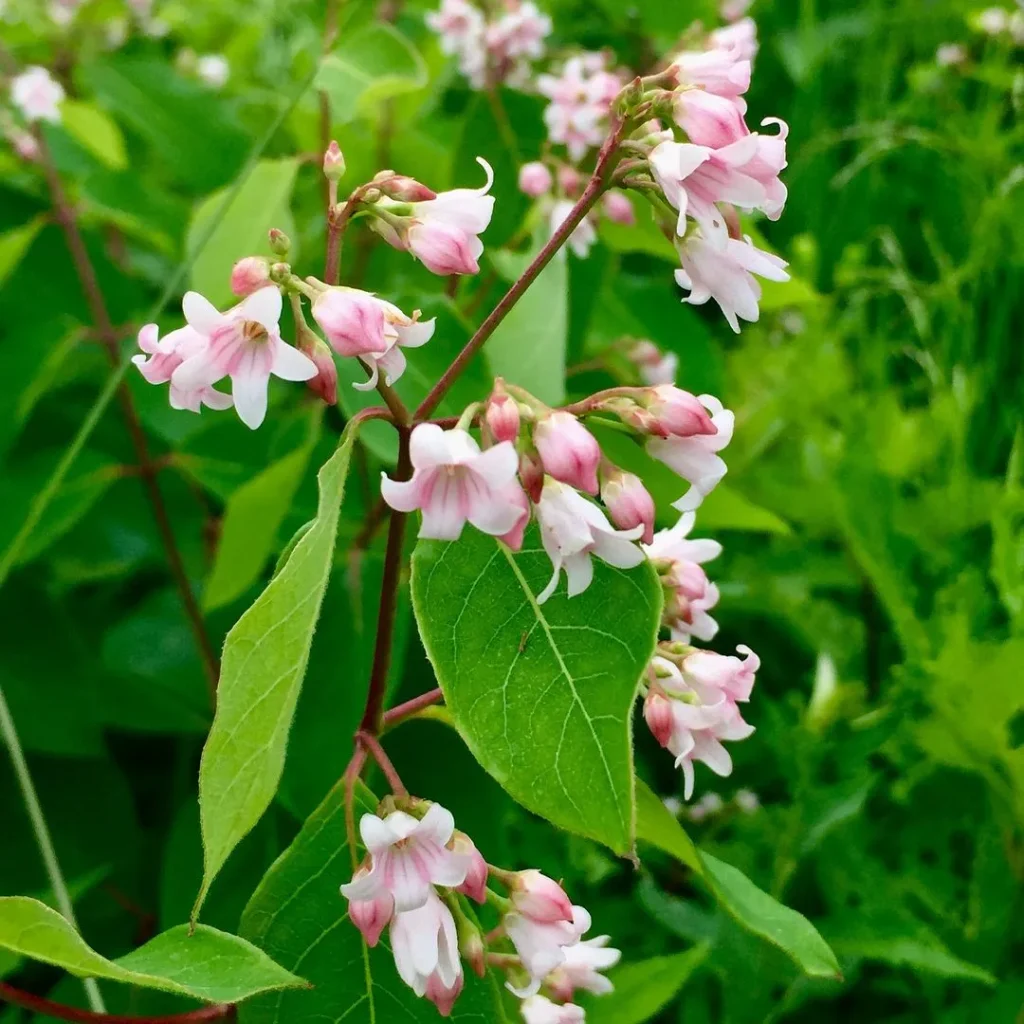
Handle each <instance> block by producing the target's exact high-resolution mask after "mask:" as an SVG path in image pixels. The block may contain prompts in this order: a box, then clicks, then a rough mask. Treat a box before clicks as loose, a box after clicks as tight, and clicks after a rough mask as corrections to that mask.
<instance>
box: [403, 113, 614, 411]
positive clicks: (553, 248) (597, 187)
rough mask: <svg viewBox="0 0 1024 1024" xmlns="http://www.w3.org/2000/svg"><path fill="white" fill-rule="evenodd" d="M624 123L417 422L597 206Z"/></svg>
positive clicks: (423, 407)
mask: <svg viewBox="0 0 1024 1024" xmlns="http://www.w3.org/2000/svg"><path fill="white" fill-rule="evenodd" d="M627 124H628V122H627V121H624V120H623V119H621V118H619V119H618V120H616V121H615V122H614V125H613V128H612V131H611V133H610V134H609V136H608V138H607V139H605V142H604V145H603V146H602V147H601V152H600V154H599V156H598V160H597V166H596V167H595V168H594V173H593V175H592V177H591V179H590V181H588V182H587V187H586V188H585V189H584V190H583V194H582V195H581V196H580V198H579V199H578V200H577V201H576V205H575V206H574V207H573V208H572V211H571V212H570V214H569V216H568V217H566V219H565V220H564V221H563V222H562V223H561V224H560V225H559V227H558V229H557V230H556V231H555V233H554V234H553V235H552V236H551V238H550V239H549V240H548V243H547V245H545V246H544V248H543V249H541V251H540V252H539V253H537V256H536V257H535V258H534V260H533V262H532V263H531V264H530V265H529V266H528V267H527V268H526V270H524V271H523V274H522V276H521V277H520V278H519V280H518V281H516V282H515V284H513V285H512V287H511V288H509V290H508V291H507V292H506V293H505V295H504V296H503V297H502V299H501V301H500V302H499V303H498V304H497V305H496V306H495V307H494V309H493V310H492V311H491V313H490V315H489V316H488V317H487V319H486V320H485V321H484V322H483V323H482V324H481V325H480V326H479V327H478V328H477V330H476V333H475V334H474V335H473V337H472V338H470V339H469V341H468V342H466V345H465V347H464V348H463V349H462V351H461V352H460V353H459V354H458V355H457V356H456V357H455V361H454V362H453V363H452V364H451V366H449V367H448V369H447V370H445V372H444V374H443V375H442V376H441V379H440V380H439V381H438V382H437V383H436V384H435V385H434V386H433V387H432V388H431V389H430V392H429V393H428V395H427V397H426V398H424V399H423V401H422V402H420V404H419V408H417V410H416V412H415V413H414V414H413V418H414V419H415V421H416V422H419V421H421V420H424V419H426V418H427V417H428V416H429V415H430V414H431V413H432V412H433V411H434V410H435V409H436V408H437V406H438V404H439V403H440V401H441V399H442V398H444V396H445V395H446V394H447V393H448V389H449V388H450V387H451V386H452V385H453V384H454V383H455V381H456V380H457V379H458V377H459V375H460V374H461V373H462V371H463V370H465V368H466V367H467V366H468V365H469V362H470V360H471V359H472V358H473V356H475V355H476V354H477V352H478V351H479V350H480V349H481V348H482V347H483V344H484V342H485V341H487V339H488V338H489V337H490V336H491V335H492V334H493V333H494V332H495V330H497V328H498V325H499V324H500V323H501V321H502V320H504V319H505V317H506V316H507V315H508V313H509V311H510V310H511V309H512V307H513V306H514V305H515V304H516V303H517V302H518V301H519V300H520V299H521V298H522V296H523V293H524V292H525V291H526V289H527V288H529V287H530V285H531V284H533V282H534V281H536V280H537V277H538V276H539V275H540V272H541V271H542V270H543V269H544V268H545V267H546V266H547V265H548V263H550V262H551V259H552V257H553V256H554V255H555V253H556V252H558V250H559V249H560V248H561V247H562V246H563V245H564V244H565V242H566V240H567V239H568V238H569V236H570V235H571V234H572V233H573V231H575V230H576V227H577V226H578V225H579V223H580V221H582V220H583V218H584V217H585V216H586V215H587V214H588V213H589V212H590V210H591V209H592V208H593V206H594V205H595V204H596V203H597V201H598V199H600V198H601V193H602V192H604V190H605V189H606V188H607V181H608V177H609V175H610V174H611V172H612V171H613V170H614V168H615V161H616V159H617V156H618V149H619V141H620V140H621V138H622V134H623V132H624V129H625V127H626V125H627Z"/></svg>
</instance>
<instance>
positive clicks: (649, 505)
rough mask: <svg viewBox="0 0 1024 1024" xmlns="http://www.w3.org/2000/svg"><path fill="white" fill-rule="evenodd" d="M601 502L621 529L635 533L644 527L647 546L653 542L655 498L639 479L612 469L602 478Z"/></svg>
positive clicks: (642, 538)
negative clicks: (639, 527)
mask: <svg viewBox="0 0 1024 1024" xmlns="http://www.w3.org/2000/svg"><path fill="white" fill-rule="evenodd" d="M601 500H602V501H603V502H604V503H605V506H606V507H607V509H608V514H609V515H610V516H611V520H612V522H613V523H614V524H615V525H616V526H617V527H618V528H619V529H620V530H632V529H633V527H635V526H641V525H642V526H643V528H644V532H643V536H642V537H641V540H642V541H643V542H644V543H645V544H650V543H651V541H653V540H654V499H653V498H652V497H651V495H650V492H649V491H648V490H647V488H646V487H644V484H643V481H642V480H641V479H640V477H638V476H634V475H633V474H632V473H624V472H623V471H622V470H620V469H618V468H617V467H613V468H612V470H611V471H610V472H609V473H607V474H604V475H603V479H602V481H601Z"/></svg>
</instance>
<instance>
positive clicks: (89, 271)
mask: <svg viewBox="0 0 1024 1024" xmlns="http://www.w3.org/2000/svg"><path fill="white" fill-rule="evenodd" d="M35 138H36V142H37V144H38V146H39V161H40V164H41V166H42V169H43V173H44V175H45V176H46V183H47V185H48V187H49V189H50V197H51V199H52V201H53V209H54V215H55V217H56V219H57V221H58V222H59V223H60V226H61V229H62V230H63V232H64V239H65V242H66V244H67V247H68V252H69V253H70V254H71V261H72V262H73V263H74V265H75V271H76V272H77V274H78V280H79V283H80V284H81V287H82V292H83V293H84V295H85V299H86V303H87V304H88V307H89V312H90V315H91V316H92V318H93V320H94V322H95V327H96V330H97V334H98V336H99V338H100V340H101V341H102V343H103V347H104V349H105V351H106V353H107V356H108V358H109V360H110V363H111V365H112V366H113V367H114V368H115V369H116V368H117V367H118V366H120V363H121V356H120V352H119V346H118V331H117V328H116V327H115V326H114V323H113V321H112V320H111V318H110V314H109V313H108V312H107V306H106V303H105V302H104V299H103V292H102V291H101V290H100V285H99V280H98V278H97V277H96V270H95V268H94V267H93V265H92V260H91V259H90V258H89V252H88V250H87V249H86V247H85V241H84V239H83V238H82V233H81V231H80V230H79V228H78V221H77V220H76V218H75V213H74V209H73V208H72V206H71V202H70V201H69V199H68V196H67V193H66V192H65V191H64V185H63V182H62V181H61V179H60V175H59V174H58V173H57V168H56V166H55V165H54V163H53V158H52V156H51V154H50V151H49V148H48V147H47V145H46V140H45V139H44V138H43V134H42V132H40V131H38V130H37V131H36V132H35ZM117 397H118V401H119V402H120V405H121V412H122V413H123V415H124V420H125V425H126V426H127V428H128V436H129V438H130V439H131V443H132V447H133V448H134V450H135V457H136V459H137V460H138V463H139V473H140V475H141V477H142V484H143V487H144V488H145V490H146V495H147V497H148V498H149V503H150V505H151V506H152V509H153V518H154V520H155V521H156V527H157V531H158V532H159V534H160V539H161V541H162V542H163V546H164V552H165V554H166V556H167V564H168V567H169V568H170V571H171V576H172V577H173V579H174V583H175V586H176V587H177V589H178V593H179V595H180V597H181V603H182V605H183V606H184V608H185V614H186V616H187V618H188V621H189V626H190V627H191V629H192V634H193V637H194V638H195V642H196V647H197V648H198V650H199V654H200V658H201V660H202V663H203V668H204V670H205V672H206V678H207V683H208V685H209V689H210V699H211V701H212V702H213V703H216V699H217V679H218V677H219V675H220V661H219V658H218V657H217V652H216V650H215V649H214V647H213V643H212V642H211V640H210V636H209V634H208V633H207V631H206V623H205V621H204V619H203V613H202V610H201V609H200V607H199V602H198V601H197V600H196V597H195V594H194V593H193V592H192V585H191V584H190V583H189V579H188V573H187V572H186V571H185V563H184V561H183V560H182V557H181V552H180V551H179V550H178V542H177V540H176V539H175V536H174V529H173V527H172V526H171V519H170V516H169V515H168V512H167V506H166V505H165V504H164V499H163V495H162V494H161V493H160V485H159V483H158V482H157V472H158V465H157V464H156V463H154V461H153V460H152V459H151V457H150V454H149V444H148V442H147V441H146V434H145V431H144V430H143V429H142V423H141V421H140V420H139V416H138V413H137V412H136V409H135V403H134V402H133V401H132V395H131V391H130V390H129V388H128V385H127V384H126V383H123V382H122V383H121V385H120V387H119V388H118V390H117Z"/></svg>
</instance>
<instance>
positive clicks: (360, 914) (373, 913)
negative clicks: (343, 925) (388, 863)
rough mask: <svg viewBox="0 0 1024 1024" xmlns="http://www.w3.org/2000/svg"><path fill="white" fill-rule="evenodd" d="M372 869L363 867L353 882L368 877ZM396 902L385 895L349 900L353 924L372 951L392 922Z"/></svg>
mask: <svg viewBox="0 0 1024 1024" xmlns="http://www.w3.org/2000/svg"><path fill="white" fill-rule="evenodd" d="M369 873H370V869H369V868H368V867H366V866H365V865H363V866H362V867H360V868H359V870H358V871H357V872H356V873H355V875H353V876H352V881H353V882H355V881H356V880H357V879H359V878H361V877H363V876H364V875H368V874H369ZM394 909H395V901H394V900H393V899H392V897H391V896H390V895H389V894H387V893H385V894H384V895H382V896H378V897H377V898H376V899H372V900H349V901H348V916H349V919H350V920H351V921H352V923H353V924H354V925H355V926H356V927H357V928H358V929H359V931H360V932H362V935H363V938H364V939H365V940H366V944H367V945H368V946H369V947H370V948H371V949H372V948H373V947H374V946H376V945H377V943H378V941H379V940H380V936H381V932H383V931H384V928H385V927H386V926H387V924H388V922H389V921H390V920H391V916H392V914H393V913H394Z"/></svg>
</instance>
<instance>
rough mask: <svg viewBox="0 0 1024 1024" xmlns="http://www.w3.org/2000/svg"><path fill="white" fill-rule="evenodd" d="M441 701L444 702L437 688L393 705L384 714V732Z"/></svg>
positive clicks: (442, 695)
mask: <svg viewBox="0 0 1024 1024" xmlns="http://www.w3.org/2000/svg"><path fill="white" fill-rule="evenodd" d="M442 700H444V694H443V693H442V692H441V689H440V687H438V688H437V689H436V690H429V691H428V692H427V693H421V694H420V695H419V696H418V697H413V698H412V700H407V701H406V702H405V703H404V704H397V705H395V707H393V708H391V709H390V710H389V711H385V712H384V719H383V728H384V731H387V730H388V729H394V728H395V726H396V725H401V724H402V723H403V722H405V721H406V720H408V719H410V718H413V717H414V716H416V715H418V714H419V713H420V712H421V711H422V710H423V709H424V708H429V707H430V706H431V705H432V704H437V703H439V702H440V701H442Z"/></svg>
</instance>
